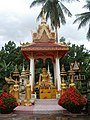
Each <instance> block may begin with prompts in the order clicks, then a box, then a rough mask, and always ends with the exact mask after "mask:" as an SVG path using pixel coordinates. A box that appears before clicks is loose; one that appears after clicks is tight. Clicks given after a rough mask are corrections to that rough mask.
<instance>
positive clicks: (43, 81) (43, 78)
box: [39, 67, 50, 87]
mask: <svg viewBox="0 0 90 120" xmlns="http://www.w3.org/2000/svg"><path fill="white" fill-rule="evenodd" d="M39 85H40V86H41V87H49V85H50V83H49V74H48V73H47V70H46V68H45V67H43V68H42V73H41V74H40V76H39Z"/></svg>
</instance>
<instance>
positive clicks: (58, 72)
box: [56, 58, 61, 91]
mask: <svg viewBox="0 0 90 120" xmlns="http://www.w3.org/2000/svg"><path fill="white" fill-rule="evenodd" d="M56 79H57V87H58V91H59V90H61V88H60V86H61V76H60V65H59V58H56Z"/></svg>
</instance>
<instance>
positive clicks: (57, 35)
mask: <svg viewBox="0 0 90 120" xmlns="http://www.w3.org/2000/svg"><path fill="white" fill-rule="evenodd" d="M55 32H56V42H57V43H58V31H57V26H55Z"/></svg>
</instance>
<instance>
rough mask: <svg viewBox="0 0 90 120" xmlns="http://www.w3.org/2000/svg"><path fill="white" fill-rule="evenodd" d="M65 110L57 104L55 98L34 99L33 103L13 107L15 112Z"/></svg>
mask: <svg viewBox="0 0 90 120" xmlns="http://www.w3.org/2000/svg"><path fill="white" fill-rule="evenodd" d="M65 112H66V110H65V109H64V108H62V107H61V106H59V105H58V100H57V99H36V100H35V105H32V106H18V107H16V108H15V109H14V113H16V114H24V113H25V114H33V115H39V114H63V113H65Z"/></svg>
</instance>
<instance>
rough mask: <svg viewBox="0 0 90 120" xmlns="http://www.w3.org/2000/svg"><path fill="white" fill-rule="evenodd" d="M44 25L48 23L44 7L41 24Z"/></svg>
mask: <svg viewBox="0 0 90 120" xmlns="http://www.w3.org/2000/svg"><path fill="white" fill-rule="evenodd" d="M44 23H46V20H45V14H44V8H43V7H42V19H41V24H44Z"/></svg>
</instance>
